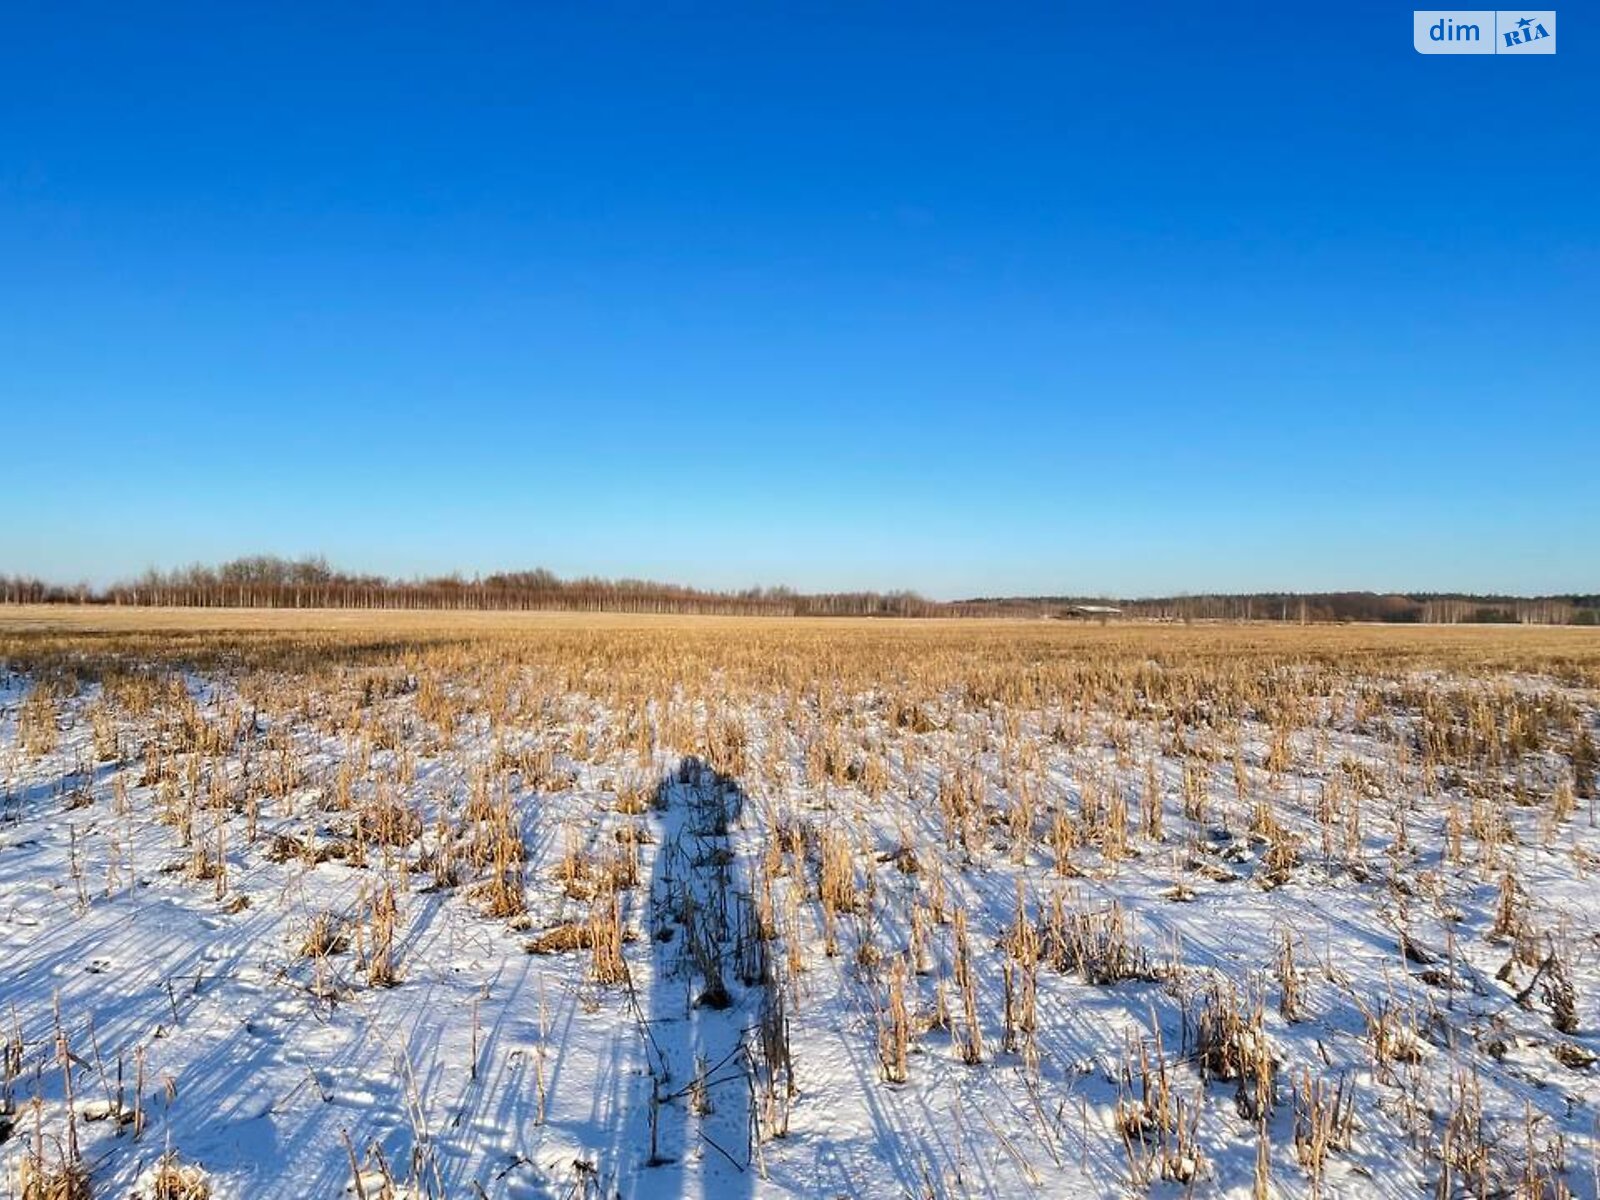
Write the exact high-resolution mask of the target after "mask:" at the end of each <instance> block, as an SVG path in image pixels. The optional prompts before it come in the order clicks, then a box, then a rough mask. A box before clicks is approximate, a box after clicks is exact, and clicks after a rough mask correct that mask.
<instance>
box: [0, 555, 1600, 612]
mask: <svg viewBox="0 0 1600 1200" xmlns="http://www.w3.org/2000/svg"><path fill="white" fill-rule="evenodd" d="M0 603H5V604H113V605H128V606H161V607H190V608H355V609H440V610H460V611H500V610H505V611H537V610H550V611H566V612H623V613H663V614H707V615H726V616H800V617H804V616H818V617H861V616H872V617H1007V616H1009V617H1034V618H1045V617H1058V618H1070V617H1073V616H1075V615H1081V614H1078V613H1075V612H1074V610H1075V609H1076V608H1078V607H1079V606H1082V605H1096V606H1112V607H1115V608H1117V609H1119V610H1120V615H1121V616H1124V617H1132V618H1136V619H1143V620H1157V621H1276V622H1301V623H1310V622H1327V621H1378V622H1389V623H1434V624H1457V623H1485V622H1493V623H1521V624H1542V625H1565V624H1587V625H1594V624H1600V595H1577V594H1569V595H1560V596H1502V595H1467V594H1459V593H1451V594H1443V593H1427V592H1417V593H1377V592H1316V593H1303V592H1252V593H1236V594H1215V595H1184V596H1166V597H1141V598H1137V599H1130V600H1117V599H1113V598H1109V597H1105V596H1030V597H1004V596H1000V597H978V598H974V599H968V600H951V601H938V600H929V599H926V598H925V597H923V596H920V595H918V594H917V593H916V592H912V591H893V592H871V591H858V592H820V593H804V592H797V591H795V590H793V589H792V588H786V587H767V588H759V587H758V588H746V589H743V590H739V591H715V590H708V589H704V588H693V587H686V586H683V585H680V584H672V583H658V582H654V581H651V580H644V579H598V578H593V577H584V578H579V579H562V578H560V577H558V576H556V575H555V574H554V573H552V572H550V571H547V570H544V569H542V568H541V569H536V570H530V571H505V572H496V573H494V574H491V575H485V576H476V577H473V578H471V579H467V578H464V577H462V576H461V575H459V574H455V575H439V576H431V577H426V578H417V579H409V580H407V579H394V578H390V577H388V576H383V575H370V574H358V573H352V572H349V571H343V570H339V569H337V568H335V567H332V566H330V565H329V563H328V561H327V560H326V559H324V558H321V557H308V558H301V559H284V558H278V557H276V556H273V555H253V556H250V557H246V558H237V559H234V560H232V561H231V562H225V563H222V564H220V565H217V566H206V565H195V566H189V567H180V568H177V569H174V570H168V571H160V570H155V569H151V570H149V571H146V572H145V573H144V574H143V575H140V576H139V577H138V578H136V579H131V580H126V581H122V582H118V583H114V584H111V585H109V586H107V587H99V588H97V587H92V586H90V585H89V584H87V583H80V584H74V585H63V584H55V583H48V582H46V581H43V580H40V579H35V578H29V577H24V576H18V575H5V574H0Z"/></svg>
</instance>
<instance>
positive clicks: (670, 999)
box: [613, 757, 769, 1200]
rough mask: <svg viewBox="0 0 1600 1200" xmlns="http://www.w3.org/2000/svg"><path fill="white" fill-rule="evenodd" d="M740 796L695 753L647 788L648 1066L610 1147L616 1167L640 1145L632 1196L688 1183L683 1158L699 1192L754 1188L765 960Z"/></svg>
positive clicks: (676, 1191) (631, 1176)
mask: <svg viewBox="0 0 1600 1200" xmlns="http://www.w3.org/2000/svg"><path fill="white" fill-rule="evenodd" d="M745 802H746V798H745V794H744V791H743V789H742V788H740V786H739V785H738V783H737V782H736V781H735V780H733V779H732V778H731V777H729V776H727V775H723V774H722V773H720V772H718V771H716V770H714V769H713V768H712V767H710V766H709V765H707V764H706V763H705V762H703V761H701V760H700V759H698V758H693V757H690V758H685V759H683V760H682V761H681V762H680V763H679V765H678V768H677V770H676V771H674V772H673V773H671V774H670V775H668V776H666V777H664V778H663V779H662V780H661V781H660V783H659V784H658V785H657V787H656V790H655V795H654V803H653V811H654V820H653V821H652V825H653V827H654V828H653V832H654V834H655V836H656V839H657V845H656V853H655V858H654V867H653V869H652V872H651V879H650V891H649V895H648V911H647V912H646V914H645V921H644V925H645V929H646V931H647V932H648V935H649V936H650V938H651V941H652V943H653V947H652V959H651V961H652V967H653V970H652V973H651V978H650V985H649V988H648V991H647V992H641V994H639V995H638V996H637V1001H638V1004H639V1007H640V1009H641V1012H640V1014H639V1015H640V1020H641V1031H640V1033H641V1037H642V1039H643V1041H644V1053H645V1057H646V1061H647V1065H648V1069H649V1073H648V1077H647V1079H646V1080H644V1081H643V1083H642V1086H641V1090H640V1093H639V1102H638V1103H637V1104H636V1105H635V1109H634V1112H633V1113H630V1114H629V1119H628V1120H626V1121H624V1122H623V1125H624V1126H625V1127H626V1128H627V1129H628V1131H629V1137H630V1142H631V1144H625V1145H622V1146H620V1147H618V1150H619V1154H618V1155H617V1156H616V1157H615V1158H614V1159H613V1161H614V1162H615V1163H616V1164H617V1165H618V1166H619V1167H622V1166H623V1164H624V1163H625V1162H627V1161H628V1158H627V1156H629V1155H636V1157H635V1158H634V1160H633V1161H634V1162H635V1163H637V1169H636V1170H629V1169H627V1168H624V1169H623V1172H622V1178H621V1179H620V1180H619V1183H620V1185H621V1187H620V1190H621V1191H622V1192H624V1193H625V1194H627V1195H630V1196H651V1197H654V1196H682V1195H686V1194H687V1193H688V1191H689V1189H690V1186H691V1184H690V1178H691V1172H690V1170H689V1169H688V1168H689V1163H690V1161H691V1160H695V1161H696V1163H697V1165H698V1168H699V1171H698V1173H699V1176H700V1190H701V1192H702V1193H703V1194H704V1195H707V1196H716V1197H719V1198H721V1197H730V1198H734V1200H736V1198H737V1197H739V1196H744V1195H749V1194H750V1193H751V1192H752V1191H753V1189H754V1181H755V1177H756V1173H757V1166H756V1163H755V1161H754V1159H755V1155H756V1144H755V1137H754V1133H753V1126H752V1111H751V1101H752V1082H751V1073H750V1056H749V1051H748V1050H747V1048H746V1042H747V1040H748V1039H751V1038H754V1037H755V1036H756V1035H755V1027H756V1026H757V1025H758V1024H759V1021H760V1014H761V1006H762V1004H763V1002H764V1000H765V992H766V988H765V981H766V980H767V978H768V976H769V971H768V964H767V961H766V957H765V954H766V947H765V945H764V943H763V942H762V941H761V939H760V938H759V937H757V935H756V934H757V931H756V919H755V910H754V906H753V904H752V900H751V891H750V884H749V880H748V878H747V876H746V872H745V870H744V868H743V865H742V862H741V860H740V858H739V856H738V855H737V853H736V852H735V850H734V846H733V843H732V840H731V837H730V833H731V831H732V830H733V828H734V827H735V826H736V825H737V823H738V822H739V820H740V818H741V816H742V815H743V813H744V808H745ZM641 1108H642V1109H643V1112H640V1111H639V1109H641ZM618 1132H619V1133H620V1132H621V1130H619V1131H618ZM635 1138H636V1139H637V1140H632V1139H635Z"/></svg>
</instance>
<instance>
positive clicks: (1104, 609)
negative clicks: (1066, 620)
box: [1062, 604, 1122, 621]
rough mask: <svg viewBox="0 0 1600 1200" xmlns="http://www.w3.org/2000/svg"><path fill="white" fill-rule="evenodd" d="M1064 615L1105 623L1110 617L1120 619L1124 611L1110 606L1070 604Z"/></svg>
mask: <svg viewBox="0 0 1600 1200" xmlns="http://www.w3.org/2000/svg"><path fill="white" fill-rule="evenodd" d="M1062 615H1064V616H1068V617H1081V618H1083V619H1084V620H1098V621H1104V620H1106V619H1107V618H1109V617H1120V616H1121V615H1122V610H1121V609H1120V608H1113V607H1112V606H1111V605H1109V604H1069V605H1067V607H1066V609H1065V610H1064V611H1063V614H1062Z"/></svg>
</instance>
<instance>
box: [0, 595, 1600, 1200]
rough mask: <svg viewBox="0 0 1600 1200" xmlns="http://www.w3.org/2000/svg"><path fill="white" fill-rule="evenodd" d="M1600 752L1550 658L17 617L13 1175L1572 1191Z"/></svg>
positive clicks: (772, 1189) (1287, 1191)
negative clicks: (1597, 774)
mask: <svg viewBox="0 0 1600 1200" xmlns="http://www.w3.org/2000/svg"><path fill="white" fill-rule="evenodd" d="M1597 737H1600V631H1591V630H1585V629H1574V628H1561V627H1484V626H1452V627H1404V626H1318V625H1311V626H1282V625H1272V626H1267V625H1202V624H1196V625H1153V624H1151V625H1143V624H1132V623H1129V624H1109V625H1104V626H1101V625H1082V624H1068V623H1064V622H1054V621H1036V622H1005V621H976V620H974V621H935V620H922V621H894V620H874V621H866V620H848V619H828V620H822V619H818V620H785V619H777V618H711V617H703V618H646V617H632V616H600V615H596V616H589V615H582V616H580V615H569V614H559V615H558V614H550V615H532V614H506V613H471V614H465V613H464V614H451V613H441V612H393V613H387V612H353V611H349V610H339V611H304V612H298V611H286V610H225V609H213V610H150V609H117V608H104V607H94V608H69V607H60V606H52V607H43V608H10V609H0V963H3V964H4V975H3V985H0V986H3V992H0V1011H3V1013H4V1018H5V1019H4V1022H3V1024H4V1026H5V1035H6V1052H5V1055H4V1092H3V1096H0V1113H3V1114H4V1115H3V1116H0V1131H3V1132H0V1155H3V1156H4V1159H5V1169H6V1171H7V1179H8V1183H9V1186H10V1187H11V1188H12V1191H13V1193H14V1194H16V1195H19V1196H26V1197H28V1198H29V1200H43V1198H44V1197H56V1196H60V1197H76V1196H89V1195H94V1196H101V1195H117V1196H121V1195H127V1194H130V1192H131V1193H133V1194H138V1195H148V1196H189V1197H202V1196H217V1197H224V1196H240V1197H257V1196H297V1197H299V1196H338V1195H345V1194H348V1195H361V1196H363V1197H365V1200H376V1198H377V1197H399V1196H411V1197H416V1196H430V1197H454V1196H481V1195H488V1196H517V1197H521V1196H529V1197H531V1196H556V1195H574V1196H611V1195H617V1194H621V1195H627V1196H686V1195H705V1196H728V1195H741V1194H751V1195H754V1194H763V1195H765V1194H774V1195H787V1194H795V1195H825V1196H834V1195H861V1196H878V1195H907V1196H980V1195H1041V1196H1055V1195H1068V1194H1070V1195H1107V1196H1116V1195H1128V1194H1144V1193H1146V1192H1148V1193H1150V1194H1156V1195H1181V1194H1191V1193H1192V1194H1195V1195H1218V1196H1221V1195H1241V1196H1243V1195H1253V1196H1268V1195H1275V1196H1276V1195H1281V1196H1298V1195H1308V1194H1318V1195H1329V1196H1371V1195H1378V1196H1394V1197H1401V1196H1406V1197H1411V1196H1415V1195H1418V1194H1430V1195H1434V1196H1438V1197H1450V1196H1456V1195H1463V1196H1479V1197H1484V1198H1487V1197H1491V1196H1507V1195H1515V1196H1521V1197H1526V1198H1528V1200H1542V1198H1543V1197H1556V1196H1568V1195H1572V1196H1594V1195H1595V1194H1596V1190H1597V1184H1600V1175H1597V1172H1600V1164H1597V1159H1596V1131H1597V1125H1596V1122H1597V1114H1600V1109H1597V1107H1596V1106H1595V1104H1594V1102H1593V1100H1592V1099H1591V1092H1592V1091H1593V1089H1594V1084H1595V1082H1596V1081H1597V1079H1600V1069H1597V1067H1596V1065H1595V1064H1596V1058H1597V1055H1600V877H1597V876H1596V871H1597V869H1600V829H1597V827H1596V819H1597V813H1596V806H1597V803H1600V801H1597V798H1596V773H1597V769H1600V761H1597V759H1600V756H1597V752H1596V740H1597ZM162 1189H166V1190H162ZM185 1189H187V1190H185Z"/></svg>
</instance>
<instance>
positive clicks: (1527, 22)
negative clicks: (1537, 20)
mask: <svg viewBox="0 0 1600 1200" xmlns="http://www.w3.org/2000/svg"><path fill="white" fill-rule="evenodd" d="M1517 24H1518V25H1520V26H1522V28H1524V29H1526V28H1527V27H1528V26H1529V25H1532V24H1533V18H1531V17H1523V18H1522V20H1520V21H1518V22H1517Z"/></svg>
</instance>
